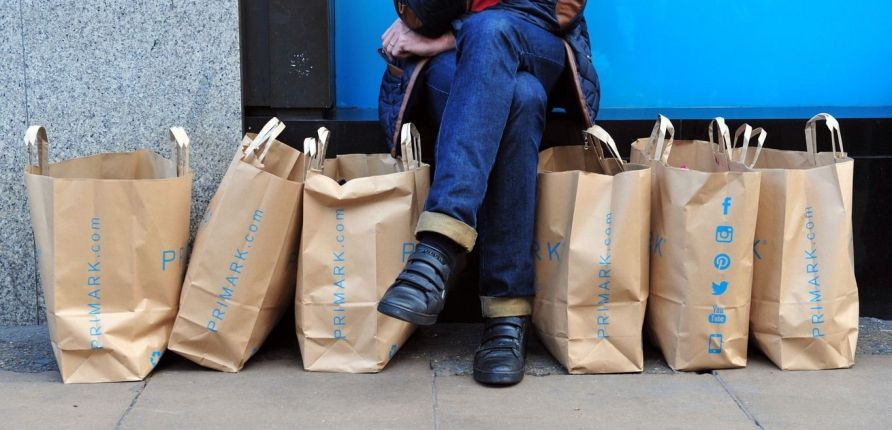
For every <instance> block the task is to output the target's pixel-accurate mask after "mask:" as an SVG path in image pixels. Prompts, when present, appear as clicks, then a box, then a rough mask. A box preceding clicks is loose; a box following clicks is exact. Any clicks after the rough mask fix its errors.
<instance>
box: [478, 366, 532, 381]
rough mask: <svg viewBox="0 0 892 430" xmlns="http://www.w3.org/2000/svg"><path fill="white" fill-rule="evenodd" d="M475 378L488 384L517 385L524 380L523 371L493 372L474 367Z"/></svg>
mask: <svg viewBox="0 0 892 430" xmlns="http://www.w3.org/2000/svg"><path fill="white" fill-rule="evenodd" d="M474 380H475V381H477V382H479V383H481V384H486V385H515V384H517V383H519V382H520V381H522V380H523V372H517V373H491V372H481V371H479V370H477V369H474Z"/></svg>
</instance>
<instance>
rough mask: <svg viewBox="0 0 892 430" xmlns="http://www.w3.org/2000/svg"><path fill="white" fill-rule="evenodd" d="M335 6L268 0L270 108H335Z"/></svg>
mask: <svg viewBox="0 0 892 430" xmlns="http://www.w3.org/2000/svg"><path fill="white" fill-rule="evenodd" d="M332 12H333V2H332V1H331V0H269V28H268V31H269V82H270V92H269V106H271V107H275V108H305V109H306V108H309V109H313V108H315V109H329V108H331V107H332V106H333V105H334V85H333V82H334V67H333V58H334V46H333V44H332V37H333V36H332V35H333V34H334V29H333V21H332V16H333V14H332Z"/></svg>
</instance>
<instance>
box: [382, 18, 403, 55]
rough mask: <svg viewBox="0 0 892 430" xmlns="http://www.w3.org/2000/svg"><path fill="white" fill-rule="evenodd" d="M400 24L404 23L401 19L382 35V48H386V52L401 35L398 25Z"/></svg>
mask: <svg viewBox="0 0 892 430" xmlns="http://www.w3.org/2000/svg"><path fill="white" fill-rule="evenodd" d="M400 22H402V21H400V20H399V19H397V20H396V21H394V22H393V24H390V27H388V28H387V30H386V31H385V32H384V34H382V35H381V47H382V48H384V50H385V51H386V50H387V46H388V45H390V44H391V43H392V42H393V39H394V38H395V37H396V36H398V35H399V32H398V31H397V26H398V25H397V24H398V23H400Z"/></svg>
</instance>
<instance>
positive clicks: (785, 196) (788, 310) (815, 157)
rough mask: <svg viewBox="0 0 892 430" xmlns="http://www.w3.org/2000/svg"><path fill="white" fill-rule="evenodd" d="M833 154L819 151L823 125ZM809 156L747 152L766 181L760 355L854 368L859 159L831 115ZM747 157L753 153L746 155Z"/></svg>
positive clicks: (757, 303) (754, 316)
mask: <svg viewBox="0 0 892 430" xmlns="http://www.w3.org/2000/svg"><path fill="white" fill-rule="evenodd" d="M821 120H823V121H824V122H825V124H826V126H827V128H828V129H829V130H830V138H831V139H830V140H831V142H832V144H833V151H832V152H817V123H818V122H819V121H821ZM805 142H806V150H805V151H782V150H777V149H768V148H766V149H763V150H762V151H761V152H762V153H761V155H759V156H758V157H756V154H753V152H755V151H756V149H749V150H746V149H744V150H743V151H742V154H741V155H748V157H749V158H756V162H755V165H754V167H755V169H756V170H757V171H759V172H761V174H762V190H761V194H760V197H759V221H758V223H757V226H756V237H755V243H754V246H753V251H754V257H755V262H754V269H753V303H752V311H751V317H750V319H751V324H752V331H753V337H754V338H755V340H756V344H757V345H759V348H760V349H761V350H762V351H763V352H764V353H765V355H767V356H768V358H770V359H771V360H772V361H773V362H774V363H775V364H776V365H777V366H778V367H780V368H781V369H790V370H818V369H836V368H845V367H851V366H852V365H853V364H854V362H855V345H856V343H857V341H858V286H857V284H856V282H855V268H854V252H853V246H852V172H853V169H854V164H855V162H854V160H852V159H851V158H849V157H848V156H847V155H846V153H845V150H844V148H843V143H842V135H841V134H840V131H839V123H838V122H837V121H836V119H834V118H833V117H832V116H830V115H828V114H819V115H817V116H815V117H814V118H812V119H810V120H809V121H808V123H807V125H806V127H805ZM747 153H748V154H747Z"/></svg>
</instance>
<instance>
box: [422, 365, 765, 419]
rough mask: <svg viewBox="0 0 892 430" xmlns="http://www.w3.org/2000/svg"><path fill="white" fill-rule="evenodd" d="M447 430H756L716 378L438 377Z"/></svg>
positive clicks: (440, 416)
mask: <svg viewBox="0 0 892 430" xmlns="http://www.w3.org/2000/svg"><path fill="white" fill-rule="evenodd" d="M435 386H436V389H437V417H438V423H439V428H440V429H478V428H479V429H492V428H510V429H517V430H520V429H543V428H553V429H591V428H660V429H681V428H721V429H723V430H726V429H727V430H730V429H752V428H754V427H755V424H754V423H753V422H752V421H750V420H749V419H748V418H747V416H746V415H745V414H744V413H743V411H742V410H741V409H740V408H739V407H738V406H737V404H736V403H735V402H734V400H733V399H732V398H731V397H730V396H729V395H728V394H727V392H725V390H724V389H723V388H722V386H721V385H720V384H719V382H718V380H716V379H715V377H714V376H713V375H709V374H705V375H697V374H682V373H678V374H673V375H657V374H638V375H595V376H583V375H574V376H569V375H568V376H564V375H551V376H548V377H531V376H527V377H526V378H525V379H524V380H523V382H521V383H520V384H519V385H517V386H514V387H511V388H507V389H506V388H490V387H483V386H480V385H478V384H477V383H475V382H474V380H473V379H472V378H471V377H468V376H438V377H437V378H436V381H435Z"/></svg>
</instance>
